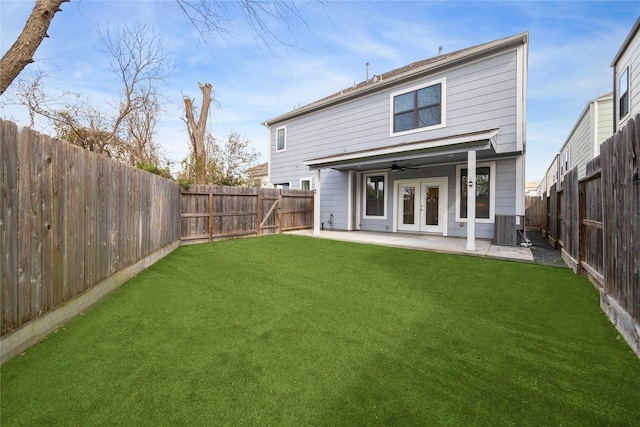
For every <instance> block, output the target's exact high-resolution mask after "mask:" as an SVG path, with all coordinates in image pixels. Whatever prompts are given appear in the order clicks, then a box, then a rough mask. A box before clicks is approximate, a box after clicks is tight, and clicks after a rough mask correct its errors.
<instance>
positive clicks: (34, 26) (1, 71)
mask: <svg viewBox="0 0 640 427" xmlns="http://www.w3.org/2000/svg"><path fill="white" fill-rule="evenodd" d="M68 1H69V0H36V4H35V6H34V7H33V10H32V11H31V15H29V19H27V23H26V24H25V26H24V29H23V30H22V32H21V33H20V36H19V37H18V39H17V40H16V42H15V43H14V44H13V46H11V48H9V50H8V51H7V52H6V53H5V54H4V56H3V57H2V60H0V95H2V94H3V93H4V91H5V90H7V88H8V87H9V85H10V84H11V82H12V81H13V80H14V79H15V78H16V77H17V76H18V74H20V71H22V69H23V68H24V67H26V66H27V64H30V63H32V62H33V55H34V53H35V52H36V49H38V46H40V43H41V42H42V39H44V38H45V37H49V36H48V35H47V30H48V29H49V24H50V23H51V20H52V19H53V15H55V14H56V12H60V11H62V9H60V5H61V4H62V3H66V2H68Z"/></svg>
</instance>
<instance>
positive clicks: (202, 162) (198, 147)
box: [184, 83, 211, 184]
mask: <svg viewBox="0 0 640 427" xmlns="http://www.w3.org/2000/svg"><path fill="white" fill-rule="evenodd" d="M198 86H199V87H200V91H201V92H202V108H201V109H200V117H199V118H198V122H197V123H196V120H195V117H194V114H193V109H194V107H193V100H192V99H191V98H189V97H187V96H185V97H184V109H185V115H186V117H187V120H185V122H186V123H187V133H188V134H189V139H190V140H191V144H192V145H193V153H194V155H195V165H194V167H195V175H196V182H195V184H205V183H206V167H207V154H206V152H205V149H204V137H205V133H206V128H207V116H208V114H209V105H211V83H206V84H204V85H203V84H201V83H198Z"/></svg>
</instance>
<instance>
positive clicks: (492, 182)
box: [456, 162, 515, 224]
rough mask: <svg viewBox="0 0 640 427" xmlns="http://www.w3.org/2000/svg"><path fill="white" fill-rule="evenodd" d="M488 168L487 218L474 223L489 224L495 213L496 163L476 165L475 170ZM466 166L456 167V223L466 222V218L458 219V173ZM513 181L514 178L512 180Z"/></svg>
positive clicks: (478, 219)
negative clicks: (488, 194)
mask: <svg viewBox="0 0 640 427" xmlns="http://www.w3.org/2000/svg"><path fill="white" fill-rule="evenodd" d="M487 166H488V167H489V192H490V193H491V195H490V196H489V218H476V223H485V224H491V223H493V222H494V218H495V211H496V178H497V176H496V162H485V163H478V164H476V169H477V168H483V167H487ZM467 168H468V165H467V164H461V165H456V222H467V220H468V218H461V217H460V172H461V171H462V169H467ZM514 179H515V178H514Z"/></svg>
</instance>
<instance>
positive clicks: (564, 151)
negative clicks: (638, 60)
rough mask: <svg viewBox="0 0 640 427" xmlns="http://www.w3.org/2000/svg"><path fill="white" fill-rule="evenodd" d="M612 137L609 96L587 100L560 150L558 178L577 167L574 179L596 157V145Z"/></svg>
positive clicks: (584, 170)
mask: <svg viewBox="0 0 640 427" xmlns="http://www.w3.org/2000/svg"><path fill="white" fill-rule="evenodd" d="M611 135H613V93H608V94H606V95H603V96H601V97H599V98H596V99H593V100H591V101H589V103H588V104H587V106H586V107H585V108H584V110H583V111H582V114H580V117H579V118H578V121H577V122H576V123H575V125H574V126H573V129H571V132H570V133H569V136H568V137H567V139H566V140H565V143H564V144H563V145H562V148H561V149H560V157H559V162H558V163H559V167H560V171H559V177H560V180H561V181H562V179H563V177H564V175H565V174H566V173H567V172H569V171H570V170H571V169H573V168H574V167H576V166H577V167H578V179H582V178H584V177H585V175H586V169H587V163H589V161H591V160H592V159H594V158H596V157H598V156H599V155H600V144H602V143H603V142H604V141H605V140H607V139H608V138H610V137H611Z"/></svg>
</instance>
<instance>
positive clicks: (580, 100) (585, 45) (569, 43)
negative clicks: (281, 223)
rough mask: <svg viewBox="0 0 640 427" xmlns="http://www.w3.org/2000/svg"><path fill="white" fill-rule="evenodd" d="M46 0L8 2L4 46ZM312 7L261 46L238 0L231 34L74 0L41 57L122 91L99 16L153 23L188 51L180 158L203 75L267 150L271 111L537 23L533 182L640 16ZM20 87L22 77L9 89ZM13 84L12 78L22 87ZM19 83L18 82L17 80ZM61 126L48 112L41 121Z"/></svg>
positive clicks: (225, 116) (536, 9)
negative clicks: (188, 102) (187, 115)
mask: <svg viewBox="0 0 640 427" xmlns="http://www.w3.org/2000/svg"><path fill="white" fill-rule="evenodd" d="M33 4H34V2H33V1H18V0H2V2H0V15H1V17H0V24H1V25H0V26H1V29H0V50H1V51H2V53H4V52H5V51H6V50H7V49H8V48H9V46H10V45H11V44H12V43H13V41H14V40H15V38H16V37H17V35H18V34H19V32H20V31H21V30H22V27H23V26H24V23H25V21H26V19H27V16H28V14H29V13H30V11H31V9H32V7H33ZM296 5H297V7H298V8H299V9H300V11H301V13H302V15H303V17H304V18H305V21H306V25H304V24H303V23H302V22H299V21H298V22H293V23H291V25H290V26H285V25H282V24H279V25H276V26H274V27H273V28H274V31H275V33H276V34H277V35H278V36H279V37H280V38H281V39H283V40H285V41H286V42H288V43H289V44H291V45H292V46H294V47H287V46H285V45H282V44H278V43H277V42H275V41H273V42H272V43H271V48H272V49H267V48H266V47H265V46H264V45H261V44H260V43H259V42H258V41H257V40H256V38H255V37H254V36H253V34H252V32H251V30H250V29H249V28H248V27H247V25H246V23H245V22H244V20H243V17H242V14H241V13H240V12H239V11H237V10H234V9H230V11H231V16H230V19H229V23H228V24H229V25H228V28H229V33H228V34H227V35H226V36H225V37H216V38H215V39H214V40H212V41H210V42H209V43H208V44H206V43H203V42H202V41H201V40H200V39H199V36H198V34H197V33H195V32H194V31H193V29H192V28H191V27H190V26H189V25H188V24H187V23H186V22H185V19H184V17H183V15H182V14H181V12H180V10H179V9H178V8H177V6H176V3H175V2H174V1H173V0H165V1H154V0H137V1H131V0H129V1H125V0H115V1H114V0H112V1H98V0H82V1H76V0H72V1H71V2H70V3H65V4H63V6H62V9H63V11H62V12H60V13H58V14H57V15H56V16H55V18H54V20H53V22H52V24H51V27H50V29H49V36H50V38H48V39H45V40H44V42H43V43H42V44H41V46H40V48H39V50H38V51H37V53H36V57H35V59H36V63H35V64H33V65H30V66H28V67H27V69H26V70H29V68H31V69H33V68H35V65H37V67H39V68H40V69H42V70H44V71H46V72H47V73H49V74H50V75H51V77H50V79H49V80H48V87H49V90H51V92H52V93H56V91H63V90H71V91H74V92H80V93H82V94H83V95H84V96H86V97H87V98H89V99H90V100H91V101H92V103H94V104H95V105H98V106H99V105H106V104H107V103H108V102H109V100H113V99H115V98H116V97H117V92H115V91H117V89H118V86H117V84H115V82H114V81H113V80H114V79H113V77H112V76H111V75H110V74H109V72H108V71H107V70H106V67H107V65H108V61H109V58H108V57H107V56H105V54H103V53H101V52H100V48H101V45H100V41H99V37H98V33H97V31H96V28H97V27H100V28H101V29H103V30H104V29H106V27H107V26H108V27H109V28H110V29H112V30H113V29H116V28H117V27H118V26H122V25H125V24H131V23H134V22H136V21H137V22H147V21H148V22H150V23H151V24H152V25H153V28H154V30H155V31H157V32H159V33H160V34H162V36H163V37H164V42H165V44H166V46H167V48H168V53H169V54H170V55H171V56H172V57H173V59H174V60H175V61H176V64H177V68H176V71H175V73H174V74H173V75H172V77H171V78H170V79H169V81H168V82H167V84H166V86H165V87H164V88H163V93H164V94H165V96H166V97H167V99H168V100H169V101H170V103H169V104H167V105H166V110H167V111H166V114H165V116H164V117H163V119H162V121H161V123H160V125H159V127H158V139H159V140H160V142H161V144H162V146H163V147H164V149H165V151H166V153H167V154H168V155H169V157H171V158H173V159H174V160H176V161H180V160H181V159H183V158H184V157H186V155H187V153H188V146H189V140H188V137H187V134H186V128H185V125H184V123H183V122H182V121H181V119H180V118H181V117H182V115H183V104H182V95H183V94H185V95H188V96H190V97H192V98H196V99H198V101H197V102H198V104H199V95H200V91H199V89H198V85H197V83H198V82H202V83H205V82H210V83H211V84H212V85H213V87H214V90H215V97H216V99H217V101H218V103H219V107H216V108H214V109H213V110H212V115H211V117H210V122H209V130H210V131H211V133H212V134H214V135H215V136H217V137H222V136H224V135H225V134H227V133H228V132H230V131H235V132H238V133H240V134H242V135H246V136H247V137H248V138H249V139H250V140H251V141H252V143H253V146H254V148H255V150H256V151H258V152H259V153H260V154H261V156H260V160H261V161H266V160H267V156H268V149H267V146H268V135H267V130H266V128H265V127H263V126H262V125H261V124H260V123H261V122H262V121H264V120H267V119H270V118H273V117H275V116H278V115H280V114H282V113H285V112H287V111H289V110H291V109H292V108H293V107H294V106H296V107H297V106H298V105H305V104H308V103H310V102H313V101H315V100H317V99H320V98H323V97H324V96H327V95H330V94H332V93H334V92H337V91H339V90H340V89H342V88H346V87H349V86H351V85H353V83H354V81H355V82H360V81H363V80H364V79H365V63H366V62H369V64H370V65H369V75H374V74H382V73H384V72H387V71H390V70H393V69H395V68H398V67H401V66H403V65H407V64H410V63H411V62H414V61H417V60H421V59H425V58H429V57H432V56H435V55H436V54H437V53H438V46H443V47H444V50H443V52H444V53H446V52H451V51H454V50H458V49H462V48H466V47H470V46H474V45H477V44H482V43H486V42H489V41H492V40H495V39H499V38H503V37H507V36H510V35H514V34H517V33H520V32H523V31H529V36H530V45H529V70H528V73H529V81H528V101H527V171H526V175H527V176H526V179H527V181H537V180H539V179H540V178H541V177H542V176H543V174H544V173H545V172H546V170H547V167H548V166H549V163H550V162H551V160H552V159H553V157H554V155H555V154H556V153H557V152H558V151H559V149H560V147H561V146H562V144H563V143H564V141H565V139H566V138H567V136H568V134H569V132H570V131H571V128H572V127H573V125H574V124H575V122H576V120H577V119H578V117H579V115H580V113H581V112H582V110H583V109H584V107H585V106H586V105H587V103H588V101H589V100H591V99H593V98H597V97H599V96H600V95H603V94H605V93H607V92H610V91H611V90H612V79H613V78H612V70H611V68H610V63H611V60H612V59H613V57H614V56H615V54H616V52H617V51H618V49H619V48H620V45H621V44H622V42H623V41H624V39H625V38H626V36H627V34H628V33H629V31H630V30H631V28H632V26H633V24H634V22H635V21H636V20H637V19H638V16H639V15H640V2H637V1H607V2H596V1H546V2H538V1H497V2H486V1H463V2H460V1H447V2H433V1H407V2H401V1H391V2H390V1H336V0H334V1H333V2H329V3H327V4H325V5H324V6H318V5H317V4H316V3H314V2H312V1H296ZM10 89H11V88H10ZM10 89H9V91H10ZM9 91H8V92H9ZM9 96H10V95H9V94H8V93H7V94H5V95H3V98H5V102H4V103H3V102H2V101H3V100H2V99H0V104H2V105H0V115H1V116H2V117H3V118H5V119H13V120H14V121H17V122H19V123H20V124H24V125H26V124H28V116H27V114H26V111H25V110H24V109H23V108H19V107H16V106H12V105H7V103H6V99H8V97H9ZM36 128H38V130H41V131H43V132H45V133H53V131H52V130H51V129H47V128H46V127H44V126H43V125H42V124H38V125H37V126H36Z"/></svg>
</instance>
